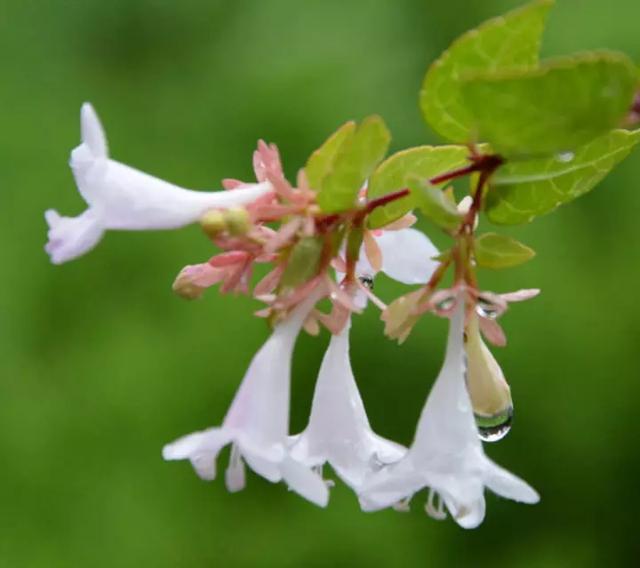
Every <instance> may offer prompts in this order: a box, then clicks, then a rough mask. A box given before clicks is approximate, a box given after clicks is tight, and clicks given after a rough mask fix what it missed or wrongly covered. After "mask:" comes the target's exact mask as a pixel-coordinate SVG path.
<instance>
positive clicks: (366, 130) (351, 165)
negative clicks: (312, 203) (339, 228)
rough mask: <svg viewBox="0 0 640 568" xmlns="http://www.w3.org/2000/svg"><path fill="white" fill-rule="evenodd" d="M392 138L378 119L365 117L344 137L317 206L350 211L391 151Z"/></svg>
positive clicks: (323, 183)
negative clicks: (353, 130)
mask: <svg viewBox="0 0 640 568" xmlns="http://www.w3.org/2000/svg"><path fill="white" fill-rule="evenodd" d="M390 141H391V135H390V133H389V130H388V129H387V127H386V125H385V124H384V121H383V120H382V119H381V118H380V117H379V116H370V117H368V118H365V119H364V120H363V121H362V122H361V123H360V124H359V125H358V127H357V128H356V131H355V132H354V133H353V135H352V136H345V139H344V141H343V143H342V144H341V145H340V147H339V148H338V150H337V153H336V155H335V159H334V160H333V165H332V167H331V168H330V171H329V172H328V173H327V175H326V176H325V177H324V180H323V181H322V184H321V188H320V191H319V193H318V204H319V205H320V208H321V209H322V210H323V211H324V212H325V213H336V212H338V211H345V210H348V209H351V208H352V207H353V206H354V204H355V201H356V198H357V196H358V192H359V191H360V189H361V188H362V186H363V185H364V183H365V181H366V180H367V178H368V177H369V176H370V175H371V173H372V172H373V170H374V169H375V167H376V166H377V165H378V163H379V162H380V161H381V160H382V159H383V158H384V156H385V154H386V153H387V149H388V148H389V142H390Z"/></svg>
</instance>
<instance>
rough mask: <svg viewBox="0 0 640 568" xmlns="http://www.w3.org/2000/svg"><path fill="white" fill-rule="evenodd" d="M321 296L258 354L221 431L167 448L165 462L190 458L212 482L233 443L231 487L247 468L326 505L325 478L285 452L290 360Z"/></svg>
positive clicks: (301, 308) (240, 485) (311, 300)
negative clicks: (219, 460) (221, 454)
mask: <svg viewBox="0 0 640 568" xmlns="http://www.w3.org/2000/svg"><path fill="white" fill-rule="evenodd" d="M318 298H319V294H315V295H312V296H310V297H309V298H307V300H306V301H305V302H303V303H302V304H301V305H299V306H298V307H297V308H296V309H295V310H294V311H293V313H292V314H291V315H290V316H289V318H288V319H287V320H285V321H284V322H282V323H280V324H278V325H277V326H276V328H275V329H274V331H273V333H272V334H271V336H270V337H269V339H268V340H267V342H266V343H265V344H264V345H263V346H262V348H261V349H260V351H258V353H257V354H256V355H255V357H254V358H253V360H252V361H251V364H250V365H249V369H248V370H247V373H246V375H245V377H244V379H243V380H242V383H241V385H240V388H239V389H238V392H237V393H236V396H235V398H234V399H233V402H232V403H231V407H230V408H229V410H228V412H227V415H226V416H225V419H224V421H223V423H222V426H221V427H220V428H209V429H208V430H203V431H201V432H195V433H193V434H189V435H187V436H185V437H183V438H180V439H178V440H176V441H175V442H173V443H171V444H168V445H166V446H165V447H164V448H163V451H162V455H163V457H164V458H165V459H166V460H179V459H189V460H190V461H191V463H192V465H193V467H194V469H195V470H196V472H197V473H198V475H199V476H200V477H201V478H203V479H208V480H211V479H214V478H215V475H216V465H215V464H216V458H217V455H218V453H219V452H220V450H221V449H222V448H223V447H224V446H225V445H227V444H229V443H232V444H233V448H232V454H231V460H230V464H229V468H228V470H227V473H226V482H227V488H228V489H229V490H230V491H238V490H240V489H242V488H243V487H244V464H243V462H246V463H247V465H248V466H249V467H250V468H251V469H252V470H253V471H255V472H256V473H257V474H258V475H261V476H262V477H264V478H265V479H268V480H269V481H271V482H274V483H275V482H278V481H281V480H284V481H285V482H286V483H287V484H288V485H289V487H290V488H291V489H292V490H293V491H296V492H297V493H299V494H300V495H302V496H303V497H304V498H306V499H308V500H309V501H311V502H313V503H315V504H316V505H319V506H321V507H324V506H326V504H327V502H328V499H329V493H328V489H327V487H326V485H325V483H324V482H323V480H322V478H321V477H320V476H319V475H317V474H316V473H314V472H313V471H311V469H310V468H308V467H307V466H305V465H303V464H301V463H300V462H297V461H295V460H294V459H292V458H291V456H290V455H289V452H288V449H287V437H288V434H289V390H290V375H291V358H292V355H293V348H294V345H295V342H296V338H297V337H298V334H299V332H300V329H301V327H302V324H303V322H304V320H305V319H306V317H307V315H308V314H309V312H310V311H311V309H312V308H313V306H314V304H315V302H316V301H317V300H318Z"/></svg>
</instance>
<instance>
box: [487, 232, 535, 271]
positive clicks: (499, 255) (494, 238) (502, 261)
mask: <svg viewBox="0 0 640 568" xmlns="http://www.w3.org/2000/svg"><path fill="white" fill-rule="evenodd" d="M535 254H536V253H535V251H534V250H533V249H531V248H529V247H528V246H526V245H523V244H522V243H521V242H518V241H516V240H515V239H512V238H511V237H507V236H505V235H498V234H497V233H485V234H484V235H481V236H480V237H479V238H478V239H476V242H475V259H476V262H477V263H478V266H482V267H484V268H508V267H510V266H517V265H518V264H522V263H523V262H527V260H530V259H532V258H533V257H534V256H535Z"/></svg>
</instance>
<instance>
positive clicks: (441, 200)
mask: <svg viewBox="0 0 640 568" xmlns="http://www.w3.org/2000/svg"><path fill="white" fill-rule="evenodd" d="M409 187H410V188H411V194H412V195H413V197H414V199H415V202H416V204H417V205H418V207H420V210H421V211H422V213H424V216H425V217H427V219H430V220H431V221H433V222H434V223H435V224H436V225H438V227H440V228H441V229H445V230H447V231H452V230H454V229H456V228H457V227H458V226H459V225H460V223H461V221H462V217H463V216H462V215H461V214H460V213H459V212H458V209H457V208H456V206H455V204H454V203H452V202H451V200H450V199H449V198H448V197H447V196H446V195H445V193H444V191H442V190H441V189H439V188H437V187H435V186H433V185H431V184H429V183H428V182H424V181H421V180H418V179H411V180H410V181H409Z"/></svg>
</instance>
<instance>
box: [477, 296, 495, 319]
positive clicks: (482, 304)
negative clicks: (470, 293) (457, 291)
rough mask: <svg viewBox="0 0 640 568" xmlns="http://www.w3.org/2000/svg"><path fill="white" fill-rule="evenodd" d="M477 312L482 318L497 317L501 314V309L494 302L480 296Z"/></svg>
mask: <svg viewBox="0 0 640 568" xmlns="http://www.w3.org/2000/svg"><path fill="white" fill-rule="evenodd" d="M476 313H477V314H478V315H479V316H480V317H481V318H488V319H496V318H497V317H498V315H499V314H500V309H499V308H498V306H496V305H495V304H493V303H492V302H489V301H487V300H485V299H483V298H478V303H477V304H476Z"/></svg>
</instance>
